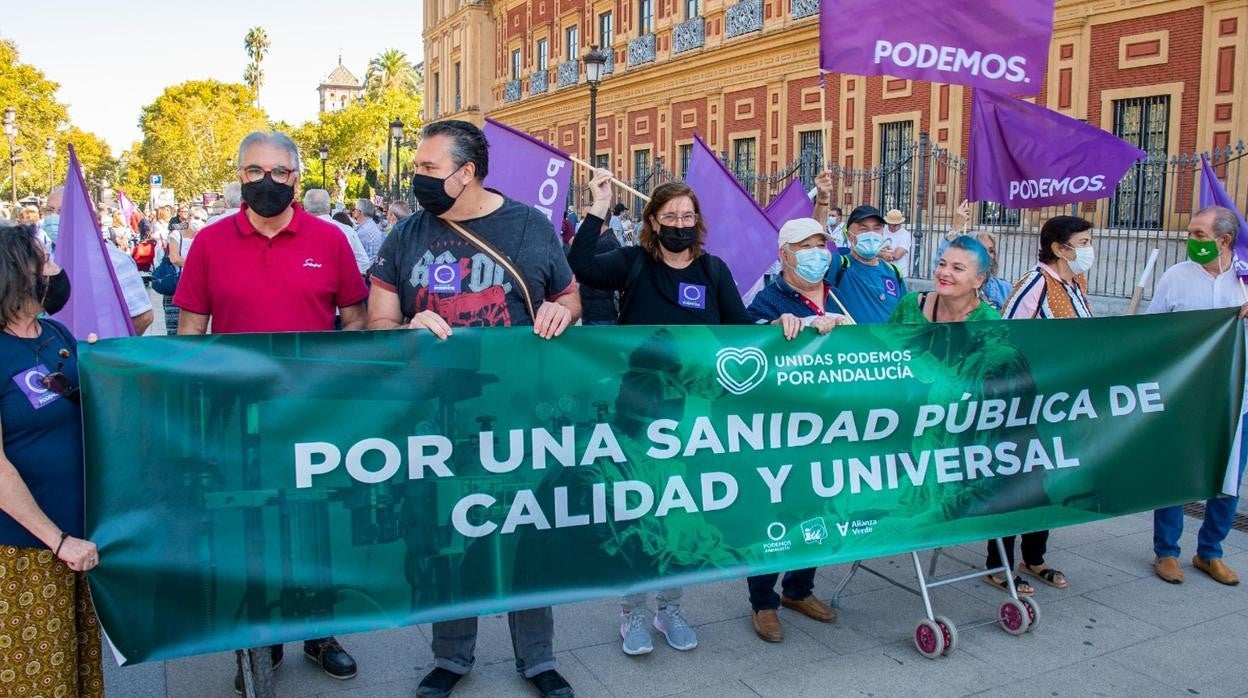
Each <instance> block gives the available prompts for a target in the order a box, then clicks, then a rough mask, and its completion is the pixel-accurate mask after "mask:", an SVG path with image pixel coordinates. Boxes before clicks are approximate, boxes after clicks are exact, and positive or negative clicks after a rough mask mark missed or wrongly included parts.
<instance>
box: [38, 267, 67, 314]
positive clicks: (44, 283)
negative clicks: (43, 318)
mask: <svg viewBox="0 0 1248 698" xmlns="http://www.w3.org/2000/svg"><path fill="white" fill-rule="evenodd" d="M35 294H36V295H37V296H39V298H40V299H41V300H42V301H43V310H44V312H46V313H47V314H48V315H55V314H57V313H59V312H61V308H64V307H65V304H66V303H69V274H66V273H65V270H64V269H62V270H60V271H59V272H57V273H55V274H53V275H52V276H44V275H43V274H40V275H39V278H38V279H36V280H35Z"/></svg>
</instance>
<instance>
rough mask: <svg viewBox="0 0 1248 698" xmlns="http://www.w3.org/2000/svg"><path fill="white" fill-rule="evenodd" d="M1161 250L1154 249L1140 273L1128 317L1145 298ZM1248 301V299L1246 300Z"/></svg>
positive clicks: (1132, 295) (1128, 305)
mask: <svg viewBox="0 0 1248 698" xmlns="http://www.w3.org/2000/svg"><path fill="white" fill-rule="evenodd" d="M1160 252H1161V250H1160V249H1159V248H1156V247H1154V248H1153V251H1152V252H1150V253H1149V255H1148V263H1146V264H1145V265H1144V271H1142V272H1140V280H1139V282H1138V283H1136V285H1135V292H1134V293H1132V294H1131V302H1130V303H1128V304H1127V315H1135V311H1136V310H1138V309H1139V307H1140V299H1142V298H1143V297H1144V287H1145V286H1147V285H1148V280H1149V279H1151V278H1152V277H1153V265H1154V264H1156V263H1157V255H1158V253H1160ZM1244 300H1245V301H1248V298H1245V299H1244Z"/></svg>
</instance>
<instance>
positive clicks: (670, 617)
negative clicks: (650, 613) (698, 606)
mask: <svg viewBox="0 0 1248 698" xmlns="http://www.w3.org/2000/svg"><path fill="white" fill-rule="evenodd" d="M654 628H655V630H658V631H659V632H661V633H663V637H665V638H667V644H669V645H671V646H672V649H676V650H682V651H683V650H691V649H693V648H694V647H697V646H698V633H697V631H695V630H694V629H693V628H692V627H690V625H689V623H688V622H687V621H686V620H685V617H684V616H682V615H681V614H680V606H678V605H676V604H670V605H668V606H664V607H663V608H660V609H659V611H658V613H655V614H654Z"/></svg>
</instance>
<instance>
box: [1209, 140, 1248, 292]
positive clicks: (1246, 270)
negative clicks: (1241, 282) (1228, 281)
mask: <svg viewBox="0 0 1248 698" xmlns="http://www.w3.org/2000/svg"><path fill="white" fill-rule="evenodd" d="M1210 206H1222V207H1224V208H1229V209H1231V210H1232V211H1234V212H1235V218H1237V219H1239V232H1238V233H1236V235H1235V273H1236V274H1238V275H1239V277H1240V278H1248V222H1246V221H1245V220H1244V214H1243V213H1241V212H1240V210H1239V209H1238V208H1236V206H1235V201H1234V200H1232V199H1231V195H1230V194H1227V193H1226V189H1225V188H1223V186H1222V182H1221V180H1219V179H1218V175H1217V173H1216V172H1214V171H1213V166H1212V165H1210V164H1209V158H1207V157H1205V156H1204V155H1201V156H1200V207H1201V208H1202V209H1203V208H1208V207H1210Z"/></svg>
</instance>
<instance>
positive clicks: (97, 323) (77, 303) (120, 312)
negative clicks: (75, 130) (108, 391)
mask: <svg viewBox="0 0 1248 698" xmlns="http://www.w3.org/2000/svg"><path fill="white" fill-rule="evenodd" d="M52 259H53V260H55V261H56V263H57V264H58V265H60V266H61V267H62V268H64V269H65V273H66V274H68V275H69V303H67V304H65V307H64V308H63V309H62V310H61V311H60V312H58V313H57V314H55V315H53V316H52V317H53V318H54V319H56V320H59V321H60V322H62V323H64V324H65V326H66V327H68V328H69V331H70V332H72V333H73V335H74V336H75V337H77V338H78V339H86V338H87V335H88V334H92V333H94V334H95V335H97V336H98V337H99V338H100V339H107V338H109V337H130V336H133V335H134V323H133V322H131V320H130V310H129V308H127V307H126V298H125V296H124V295H122V292H121V284H119V283H117V273H116V271H114V269H113V262H112V260H110V259H109V258H108V250H107V249H106V248H105V247H104V236H103V234H101V232H100V226H99V223H98V222H97V221H96V219H95V207H94V206H92V205H91V197H90V196H88V195H87V187H86V185H85V184H84V183H83V181H82V169H81V168H80V167H79V166H78V155H77V153H75V152H74V146H72V145H71V146H69V172H68V174H66V175H65V193H64V196H63V198H62V200H61V229H60V232H59V233H58V234H57V236H56V251H55V252H53V253H52Z"/></svg>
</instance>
